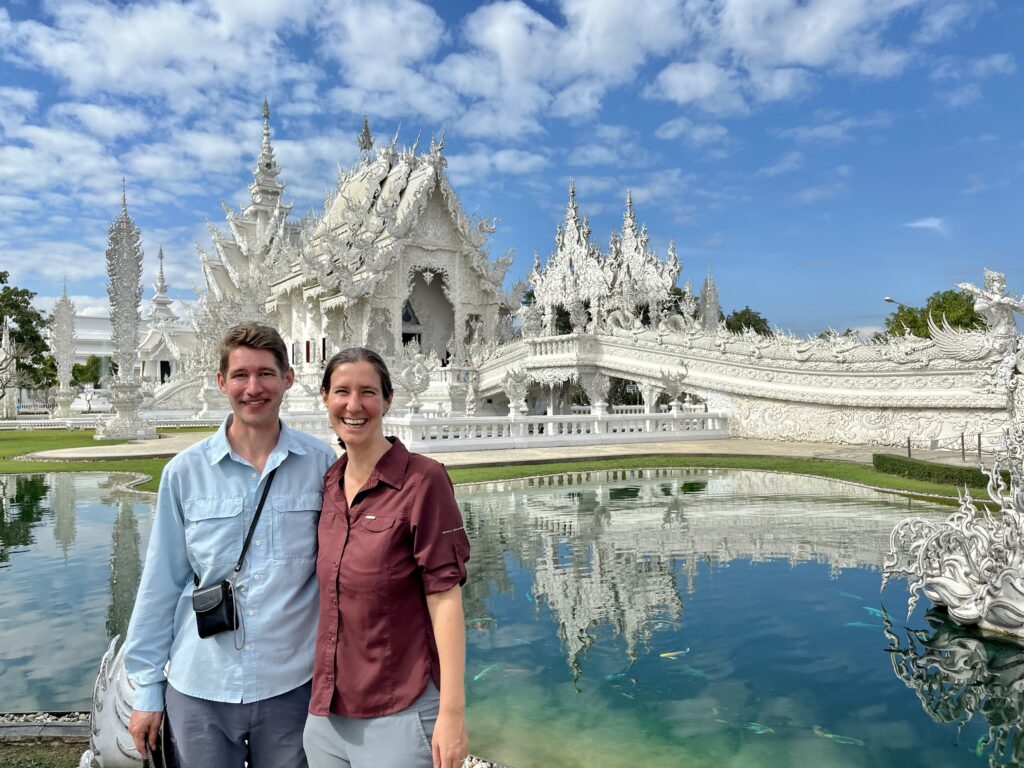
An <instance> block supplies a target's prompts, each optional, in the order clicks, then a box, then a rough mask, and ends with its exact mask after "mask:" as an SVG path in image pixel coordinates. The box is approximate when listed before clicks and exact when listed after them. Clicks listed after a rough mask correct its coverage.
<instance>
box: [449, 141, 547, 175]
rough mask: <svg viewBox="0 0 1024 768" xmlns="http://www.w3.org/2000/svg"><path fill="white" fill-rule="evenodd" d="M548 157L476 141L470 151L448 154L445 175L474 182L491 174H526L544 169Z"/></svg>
mask: <svg viewBox="0 0 1024 768" xmlns="http://www.w3.org/2000/svg"><path fill="white" fill-rule="evenodd" d="M548 164H549V161H548V159H547V158H546V157H544V155H541V154H539V153H537V152H528V151H525V150H518V149H498V150H494V149H490V148H488V147H485V146H483V145H476V146H475V147H474V148H473V149H472V150H471V151H470V152H465V153H459V154H454V155H448V176H449V178H450V179H451V180H452V183H454V184H456V185H459V184H475V183H479V182H483V181H486V180H490V179H492V177H493V176H494V174H496V173H497V174H507V175H510V176H528V175H531V174H535V173H539V172H540V171H542V170H544V168H546V167H547V166H548Z"/></svg>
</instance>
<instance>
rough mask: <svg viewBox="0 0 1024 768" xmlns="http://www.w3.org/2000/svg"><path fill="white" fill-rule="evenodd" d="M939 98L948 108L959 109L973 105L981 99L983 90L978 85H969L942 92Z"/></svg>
mask: <svg viewBox="0 0 1024 768" xmlns="http://www.w3.org/2000/svg"><path fill="white" fill-rule="evenodd" d="M938 96H939V98H940V99H941V100H942V102H943V103H944V104H945V105H946V106H947V107H949V108H951V109H957V108H959V107H966V106H967V105H968V104H973V103H974V102H976V101H977V100H978V99H980V98H981V88H980V87H978V85H977V83H967V84H965V85H960V86H957V87H956V88H953V89H952V90H949V91H940V92H939V94H938Z"/></svg>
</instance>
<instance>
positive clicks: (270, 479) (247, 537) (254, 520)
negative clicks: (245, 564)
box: [234, 467, 277, 576]
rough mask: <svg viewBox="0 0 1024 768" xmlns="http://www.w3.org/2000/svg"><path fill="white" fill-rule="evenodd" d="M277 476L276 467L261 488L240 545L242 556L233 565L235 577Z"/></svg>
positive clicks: (240, 568) (240, 567)
mask: <svg viewBox="0 0 1024 768" xmlns="http://www.w3.org/2000/svg"><path fill="white" fill-rule="evenodd" d="M276 474H277V467H274V468H273V469H272V470H270V474H269V475H267V484H266V485H265V486H263V495H262V496H260V503H259V504H257V505H256V514H255V515H253V516H252V523H251V524H250V525H249V533H247V534H246V535H245V544H243V545H242V554H241V555H239V557H238V562H237V563H235V570H234V573H235V575H236V576H237V575H238V572H239V571H240V570H242V561H243V560H245V553H246V552H248V551H249V542H250V541H252V535H253V533H255V532H256V523H258V522H259V520H260V512H262V511H263V502H265V501H266V500H267V494H268V493H270V484H271V483H272V482H274V475H276Z"/></svg>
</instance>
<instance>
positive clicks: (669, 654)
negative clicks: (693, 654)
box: [658, 648, 690, 659]
mask: <svg viewBox="0 0 1024 768" xmlns="http://www.w3.org/2000/svg"><path fill="white" fill-rule="evenodd" d="M689 652H690V649H689V648H683V650H681V651H666V652H665V653H659V654H658V655H659V656H660V657H661V658H663V659H678V658H679V657H680V656H685V655H686V654H688V653H689Z"/></svg>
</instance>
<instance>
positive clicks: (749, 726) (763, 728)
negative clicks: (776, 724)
mask: <svg viewBox="0 0 1024 768" xmlns="http://www.w3.org/2000/svg"><path fill="white" fill-rule="evenodd" d="M715 722H716V723H721V724H722V725H728V726H729V727H730V728H742V729H743V730H745V731H751V732H753V733H756V734H757V735H758V736H762V735H764V734H766V733H775V729H774V728H772V727H771V726H770V725H764V724H763V723H744V724H743V725H737V724H736V723H730V722H729V721H728V720H722V719H721V718H720V717H716V718H715Z"/></svg>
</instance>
